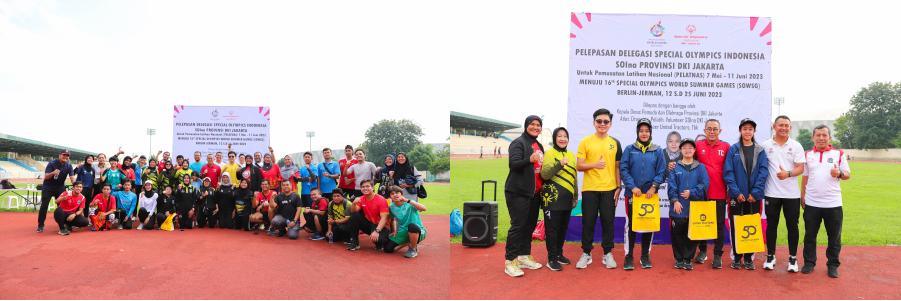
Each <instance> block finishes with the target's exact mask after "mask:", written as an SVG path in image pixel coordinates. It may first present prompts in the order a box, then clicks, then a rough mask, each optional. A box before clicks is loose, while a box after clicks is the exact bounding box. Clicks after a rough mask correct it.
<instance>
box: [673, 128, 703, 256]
mask: <svg viewBox="0 0 901 301" xmlns="http://www.w3.org/2000/svg"><path fill="white" fill-rule="evenodd" d="M679 149H680V150H681V152H682V160H681V161H679V162H677V163H676V167H674V168H673V170H671V171H670V172H669V180H668V181H667V186H666V187H667V188H666V192H667V194H668V196H669V200H670V203H671V204H672V205H671V206H670V207H669V219H670V239H671V240H672V244H673V257H674V258H675V259H676V264H675V266H674V267H675V268H677V269H685V270H688V271H690V270H693V269H694V265H693V264H692V263H691V260H692V258H694V256H695V248H697V246H698V242H697V241H694V240H691V239H689V238H688V218H689V217H690V216H691V215H690V214H689V210H690V209H691V206H690V205H691V201H693V200H694V201H699V200H704V195H705V194H706V193H707V188H706V187H710V177H708V175H707V167H705V166H704V164H702V163H701V162H698V161H697V160H695V159H694V156H695V142H694V140H691V139H690V138H685V139H682V141H681V142H679Z"/></svg>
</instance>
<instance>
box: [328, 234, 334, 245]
mask: <svg viewBox="0 0 901 301" xmlns="http://www.w3.org/2000/svg"><path fill="white" fill-rule="evenodd" d="M334 236H335V234H333V233H329V235H328V243H330V244H331V243H335V239H334Z"/></svg>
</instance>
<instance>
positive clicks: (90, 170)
mask: <svg viewBox="0 0 901 301" xmlns="http://www.w3.org/2000/svg"><path fill="white" fill-rule="evenodd" d="M93 163H94V156H93V155H87V156H85V157H84V164H83V165H82V164H79V166H78V168H76V169H75V176H76V181H81V183H83V184H84V188H82V190H81V195H83V196H85V198H91V199H92V200H93V197H94V166H93ZM83 211H84V218H86V219H88V226H90V217H89V216H88V214H89V213H90V210H83Z"/></svg>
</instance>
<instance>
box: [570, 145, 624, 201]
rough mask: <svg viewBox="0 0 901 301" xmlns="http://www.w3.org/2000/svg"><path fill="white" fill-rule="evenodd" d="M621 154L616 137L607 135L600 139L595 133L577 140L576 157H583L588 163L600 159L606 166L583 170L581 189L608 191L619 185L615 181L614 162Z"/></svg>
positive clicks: (621, 150)
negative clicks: (577, 149)
mask: <svg viewBox="0 0 901 301" xmlns="http://www.w3.org/2000/svg"><path fill="white" fill-rule="evenodd" d="M601 156H603V158H601ZM622 156H623V148H622V145H621V144H620V143H619V140H617V139H616V138H613V137H611V136H607V137H606V138H604V139H601V138H598V136H597V135H595V134H591V135H589V136H588V137H585V138H583V139H582V141H581V142H579V151H578V152H576V157H577V158H581V159H584V160H585V163H588V164H592V163H595V162H597V161H598V160H601V159H602V160H604V161H605V162H607V166H606V167H604V169H596V168H595V169H591V170H589V171H586V172H584V175H583V177H582V181H583V183H582V191H610V190H615V189H616V187H619V183H617V182H616V174H617V173H619V170H617V169H616V162H617V161H619V160H620V159H622Z"/></svg>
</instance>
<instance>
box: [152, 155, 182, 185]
mask: <svg viewBox="0 0 901 301" xmlns="http://www.w3.org/2000/svg"><path fill="white" fill-rule="evenodd" d="M173 178H175V168H174V167H173V166H172V161H166V163H165V164H164V165H163V170H162V171H160V173H159V174H157V175H156V183H157V186H156V187H157V189H159V190H160V191H162V190H163V189H165V188H166V187H170V186H175V185H178V184H177V183H178V182H173V180H172V179H173Z"/></svg>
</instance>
